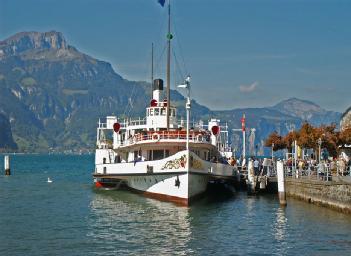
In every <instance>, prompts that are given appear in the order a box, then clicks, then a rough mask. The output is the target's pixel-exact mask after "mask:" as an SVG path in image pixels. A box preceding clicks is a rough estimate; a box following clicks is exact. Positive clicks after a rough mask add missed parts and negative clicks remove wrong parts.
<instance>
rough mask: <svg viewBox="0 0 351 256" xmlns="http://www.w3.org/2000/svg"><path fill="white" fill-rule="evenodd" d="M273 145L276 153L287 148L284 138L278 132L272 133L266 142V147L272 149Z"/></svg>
mask: <svg viewBox="0 0 351 256" xmlns="http://www.w3.org/2000/svg"><path fill="white" fill-rule="evenodd" d="M272 145H274V146H273V150H274V151H277V150H280V149H284V148H286V144H285V142H284V140H283V137H282V136H280V135H279V134H278V133H277V132H276V131H275V132H273V133H271V134H270V135H269V136H268V138H267V139H266V141H265V146H266V147H271V146H272Z"/></svg>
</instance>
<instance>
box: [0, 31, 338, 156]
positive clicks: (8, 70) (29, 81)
mask: <svg viewBox="0 0 351 256" xmlns="http://www.w3.org/2000/svg"><path fill="white" fill-rule="evenodd" d="M149 88H150V85H149V84H148V83H146V82H134V81H128V80H126V79H123V78H122V77H121V76H120V75H119V74H117V73H116V72H115V71H114V70H113V68H112V66H111V64H110V63H107V62H104V61H100V60H97V59H95V58H93V57H90V56H88V55H86V54H84V53H81V52H79V51H78V50H77V49H76V48H75V47H73V46H70V45H69V44H68V43H67V42H66V40H65V38H64V37H63V35H62V33H60V32H55V31H51V32H45V33H40V32H21V33H18V34H16V35H14V36H12V37H10V38H8V39H6V40H4V41H1V42H0V90H1V94H0V113H3V115H5V116H6V118H7V119H8V120H9V121H10V123H11V128H12V133H13V138H14V141H15V142H16V143H17V145H18V147H19V151H30V152H32V151H45V152H47V151H48V150H57V151H64V150H71V149H72V150H79V149H86V150H92V149H93V148H94V147H95V144H94V143H95V132H96V122H97V120H98V118H100V117H104V116H107V115H111V114H115V115H118V116H119V117H126V116H134V117H135V116H144V115H145V107H146V106H147V105H148V104H149V101H150V97H151V95H150V89H149ZM171 99H172V103H173V104H174V105H176V106H177V107H178V114H179V116H183V117H185V109H184V97H183V96H182V95H181V94H180V93H178V92H177V91H175V90H172V91H171ZM302 103H303V104H305V105H304V107H305V108H306V109H309V111H307V112H306V111H304V110H303V109H299V107H298V106H299V105H300V106H301V104H302ZM243 113H245V114H246V116H247V122H248V127H255V128H256V138H255V139H254V144H255V145H256V144H257V145H259V147H261V146H262V140H263V138H264V137H265V136H266V135H267V134H269V133H270V132H272V131H274V130H277V131H281V132H282V133H285V132H287V131H288V130H290V129H293V128H296V127H299V126H300V125H301V123H302V122H303V121H304V120H308V121H311V122H314V123H315V124H320V123H324V122H329V121H331V122H337V123H338V120H335V119H338V118H339V117H340V115H341V114H340V113H336V112H331V111H326V110H323V109H322V108H320V107H319V106H317V105H316V104H314V103H312V102H307V101H301V100H298V99H289V100H286V101H283V102H281V103H278V104H277V105H276V106H273V107H267V108H246V109H234V110H226V111H211V110H210V109H208V108H207V107H205V106H202V105H199V104H198V103H196V101H193V102H192V119H194V120H198V119H200V118H201V119H203V120H207V119H208V118H210V117H215V118H219V119H221V120H222V121H224V120H228V124H229V127H230V129H232V128H237V127H238V126H240V118H241V116H242V114H243ZM237 144H238V145H237V146H238V147H239V143H237Z"/></svg>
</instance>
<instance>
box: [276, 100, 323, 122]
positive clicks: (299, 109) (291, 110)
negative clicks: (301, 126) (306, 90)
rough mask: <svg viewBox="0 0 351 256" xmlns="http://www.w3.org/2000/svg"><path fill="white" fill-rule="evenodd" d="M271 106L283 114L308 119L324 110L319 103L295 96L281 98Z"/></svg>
mask: <svg viewBox="0 0 351 256" xmlns="http://www.w3.org/2000/svg"><path fill="white" fill-rule="evenodd" d="M273 108H274V109H276V110H278V111H280V112H282V113H284V114H287V115H290V116H294V117H299V118H301V119H303V120H310V119H311V118H312V116H313V115H315V114H321V113H323V112H325V110H324V109H322V108H321V107H320V106H319V105H317V104H315V103H313V102H311V101H307V100H301V99H297V98H290V99H287V100H283V101H281V102H279V103H278V104H277V105H275V106H273Z"/></svg>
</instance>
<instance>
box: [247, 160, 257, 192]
mask: <svg viewBox="0 0 351 256" xmlns="http://www.w3.org/2000/svg"><path fill="white" fill-rule="evenodd" d="M255 188H256V183H255V172H254V167H253V161H252V160H251V159H250V160H249V163H248V168H247V193H248V194H254V193H255Z"/></svg>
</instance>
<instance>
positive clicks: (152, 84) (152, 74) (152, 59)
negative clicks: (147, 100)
mask: <svg viewBox="0 0 351 256" xmlns="http://www.w3.org/2000/svg"><path fill="white" fill-rule="evenodd" d="M153 86H154V43H152V44H151V99H152V94H153V91H154V89H153Z"/></svg>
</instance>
